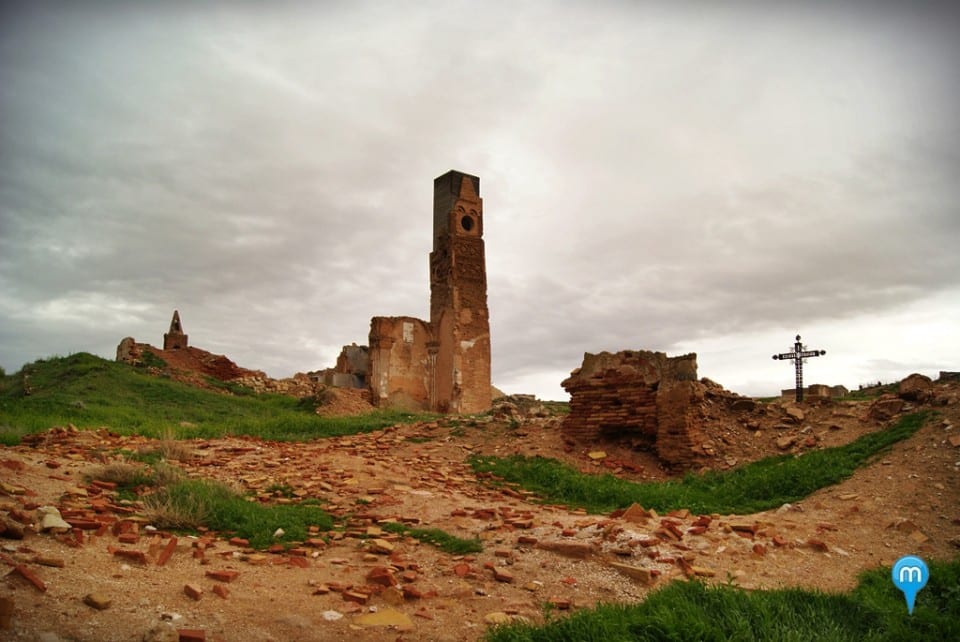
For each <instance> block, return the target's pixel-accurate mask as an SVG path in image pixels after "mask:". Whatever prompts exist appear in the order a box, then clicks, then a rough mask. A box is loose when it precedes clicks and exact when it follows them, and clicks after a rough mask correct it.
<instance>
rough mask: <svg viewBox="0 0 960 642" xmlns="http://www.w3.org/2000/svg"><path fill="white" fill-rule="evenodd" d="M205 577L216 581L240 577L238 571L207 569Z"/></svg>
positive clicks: (228, 580)
mask: <svg viewBox="0 0 960 642" xmlns="http://www.w3.org/2000/svg"><path fill="white" fill-rule="evenodd" d="M207 577H209V578H210V579H213V580H215V581H217V582H232V581H233V580H235V579H237V578H238V577H240V571H207Z"/></svg>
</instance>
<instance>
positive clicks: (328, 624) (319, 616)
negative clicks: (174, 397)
mask: <svg viewBox="0 0 960 642" xmlns="http://www.w3.org/2000/svg"><path fill="white" fill-rule="evenodd" d="M929 391H930V394H929V395H921V397H918V399H922V401H921V400H916V401H907V400H905V399H902V398H900V397H899V396H896V395H892V396H890V397H887V398H881V399H878V400H875V401H863V402H843V403H833V404H830V403H827V404H823V405H810V404H802V405H799V406H792V405H790V404H762V405H758V406H757V407H756V408H755V409H753V410H750V411H744V414H743V415H742V416H740V415H727V414H723V413H719V411H718V421H719V424H718V425H717V426H705V430H708V431H709V433H710V435H711V440H714V441H716V442H717V447H718V450H717V454H716V455H715V457H716V458H718V460H721V461H723V463H724V465H727V464H729V462H727V461H726V460H725V458H726V457H736V458H737V459H738V460H739V462H738V463H742V462H746V461H748V460H752V459H754V458H756V457H759V456H762V455H765V454H770V453H777V452H783V450H782V449H781V448H782V447H781V446H780V445H778V440H780V439H782V438H783V437H785V436H795V437H797V439H799V440H800V441H801V442H802V441H803V440H806V439H807V437H809V436H813V437H815V444H814V445H812V446H809V447H811V448H819V447H824V446H827V445H834V444H840V443H846V442H849V441H851V440H853V439H855V438H856V437H858V436H860V435H862V434H864V433H866V432H870V431H874V430H877V429H878V428H880V427H882V426H884V425H885V423H884V422H885V421H887V420H878V419H876V418H875V417H876V416H877V415H878V413H879V410H877V409H879V408H883V412H884V413H890V412H892V413H893V414H892V415H890V419H889V420H895V419H896V417H898V416H899V415H900V414H902V413H903V412H907V411H910V410H913V409H917V408H926V409H930V410H932V411H933V412H932V413H931V414H930V415H929V418H928V420H927V422H926V423H925V425H924V426H923V427H922V428H921V429H920V430H919V431H918V432H917V433H916V434H914V435H913V436H912V437H910V438H908V439H907V440H905V441H903V442H901V443H898V444H896V445H895V446H894V447H893V448H892V449H891V451H890V452H889V453H887V454H886V455H884V456H883V457H882V458H881V459H879V460H878V461H875V462H874V463H872V464H871V465H869V466H867V467H865V468H862V469H860V470H858V471H857V472H856V473H855V474H854V475H853V476H852V477H851V478H850V479H848V480H846V481H844V482H843V483H841V484H838V485H836V486H832V487H828V488H824V489H821V490H820V491H818V492H816V493H814V494H812V495H811V496H809V497H807V498H806V499H805V500H803V501H802V502H798V503H796V504H793V505H789V506H783V507H781V508H779V509H775V510H770V511H765V512H762V513H757V514H753V515H718V514H715V515H694V514H690V513H689V512H688V511H684V510H679V511H675V512H673V513H670V514H669V515H655V514H654V513H652V512H651V511H647V510H643V509H642V507H634V508H631V509H630V510H628V511H626V512H624V511H617V512H616V513H614V514H612V515H587V514H585V513H584V512H583V511H579V510H572V509H568V508H564V507H560V506H553V505H544V504H541V503H538V502H536V501H535V498H534V497H532V496H531V495H530V494H529V493H527V492H525V491H521V490H515V489H511V488H495V487H492V486H489V485H487V484H485V483H483V482H482V480H479V479H478V478H477V476H476V475H475V474H474V473H473V471H472V469H471V468H470V467H469V465H468V464H467V463H466V458H467V456H468V455H470V454H475V453H479V454H497V455H508V454H512V453H518V452H519V453H523V454H530V455H544V456H550V457H557V458H560V459H563V460H565V461H568V462H570V463H573V464H575V465H577V466H579V467H581V468H584V469H586V470H591V471H597V472H599V471H608V472H617V473H618V474H620V475H623V476H628V477H636V478H665V477H667V476H669V474H668V472H667V471H664V470H662V469H661V468H660V467H659V466H658V465H657V463H656V461H655V458H654V460H653V461H651V462H650V463H645V460H643V459H639V460H638V459H636V458H637V457H641V458H642V456H643V453H637V452H634V451H632V450H631V449H629V448H623V450H622V451H621V450H617V449H615V448H607V447H606V446H604V448H605V449H606V450H607V452H606V453H605V456H604V457H599V458H598V457H591V456H590V454H591V452H593V453H596V452H597V451H596V450H594V451H581V450H578V449H571V448H570V447H569V446H568V445H567V444H565V443H564V441H563V439H562V437H561V434H560V430H559V418H558V417H556V416H549V415H548V416H540V417H538V416H535V415H536V414H537V413H536V412H534V413H533V415H534V416H528V415H522V416H520V417H514V416H504V417H502V418H494V416H493V415H492V414H491V415H490V416H486V417H479V418H445V419H442V420H439V421H433V422H426V423H419V424H413V425H402V426H395V427H392V428H388V429H385V430H382V431H377V432H373V433H367V434H362V435H354V436H349V437H339V438H332V439H325V440H318V441H313V442H308V443H297V444H292V443H275V442H267V441H263V440H259V439H246V438H226V439H215V440H192V441H188V442H183V445H185V446H187V449H188V451H189V454H190V456H189V457H188V458H186V459H187V460H186V461H182V462H171V464H173V465H176V466H178V467H180V468H182V469H183V470H184V471H185V472H186V473H187V474H188V475H190V476H193V477H204V478H210V479H215V480H221V481H224V482H227V483H229V484H231V485H233V486H235V487H239V488H242V489H243V490H244V491H246V492H248V493H250V494H251V496H252V497H253V498H255V499H256V501H260V502H263V503H289V502H297V501H305V500H308V499H312V500H314V501H316V502H318V503H319V504H320V505H321V506H322V507H323V508H324V509H325V510H327V511H328V512H330V513H331V514H333V515H335V516H336V517H337V518H338V519H339V520H340V523H341V528H340V529H337V530H333V531H330V532H317V533H314V534H312V535H311V538H310V539H309V540H307V541H304V542H300V543H298V544H296V545H294V546H293V548H290V549H288V550H284V549H283V547H278V548H276V549H274V550H273V551H255V550H252V549H250V548H249V547H247V546H245V544H244V543H243V542H239V541H236V540H233V541H231V539H230V537H231V536H230V534H229V533H209V532H207V533H200V534H197V535H196V536H189V535H182V534H175V533H171V532H164V531H162V530H157V529H153V528H151V525H150V523H149V521H148V520H146V519H145V518H143V517H142V514H143V513H142V508H143V507H142V504H141V501H139V500H138V501H124V500H123V499H121V498H120V497H118V496H117V494H116V492H115V491H114V490H113V489H112V488H111V486H110V484H107V483H104V482H103V481H102V480H98V479H97V476H98V474H100V473H101V471H103V466H104V465H105V464H107V463H110V462H113V461H115V460H117V459H118V458H120V457H121V456H122V452H123V451H131V450H132V451H136V450H140V449H149V448H155V447H156V446H157V445H158V444H157V442H154V441H151V440H148V439H146V438H142V437H120V436H117V435H115V434H111V433H110V432H108V431H107V430H100V431H77V430H75V429H74V430H71V429H70V428H69V427H68V428H57V429H53V430H51V431H49V432H47V433H44V434H42V435H40V436H38V437H36V438H34V439H31V440H28V441H30V442H31V443H24V444H22V445H20V446H16V447H4V448H3V449H2V450H0V519H2V521H0V524H2V527H0V530H3V531H4V532H3V533H2V534H0V544H2V553H0V563H2V565H3V567H4V568H5V569H6V572H5V577H4V578H3V580H2V581H0V626H3V627H6V628H5V629H3V630H2V634H3V636H5V638H4V639H11V640H48V641H49V640H79V641H94V640H96V641H108V640H125V641H126V640H165V639H177V637H179V639H205V640H223V641H232V640H241V641H245V640H294V639H296V640H307V641H309V640H333V639H342V640H386V639H389V640H396V639H403V640H477V639H478V638H480V637H481V636H482V635H483V633H484V632H485V631H486V629H487V628H488V627H489V626H492V625H493V623H496V622H502V621H509V620H511V619H514V618H526V619H528V620H530V621H535V622H536V621H540V620H541V619H542V617H543V609H542V604H543V603H545V602H548V603H551V604H553V605H554V606H555V608H556V609H557V610H558V611H560V612H563V611H567V610H575V609H578V608H582V607H589V606H592V605H593V604H594V603H595V602H597V601H598V600H602V601H624V602H631V601H636V600H642V599H643V597H644V595H645V594H646V593H647V592H648V591H650V590H651V589H652V588H655V587H657V586H658V585H662V584H663V583H665V582H668V581H670V580H672V579H675V578H683V577H700V578H703V579H705V580H706V581H708V582H711V581H717V582H724V583H726V582H728V581H732V582H733V583H734V584H735V585H738V586H742V587H746V588H757V589H759V588H781V587H792V586H797V587H806V588H816V589H820V590H826V591H838V590H847V589H849V588H851V587H852V586H854V584H855V581H856V577H857V574H858V573H859V572H860V571H862V570H865V569H869V568H874V567H876V566H878V565H880V564H887V565H889V564H892V562H893V561H895V560H896V559H897V558H898V557H900V556H901V555H905V554H916V555H920V556H921V557H925V558H928V559H931V558H932V559H951V558H953V557H954V556H955V555H956V554H957V545H958V544H960V512H958V510H960V487H958V486H957V483H956V479H957V475H958V473H960V432H958V431H960V402H958V397H960V389H958V385H957V384H947V383H931V385H930V386H929ZM897 402H899V403H897ZM896 406H899V408H897V407H896ZM791 408H792V409H793V410H794V412H791ZM795 411H800V413H802V417H800V416H799V413H797V412H795ZM787 417H793V419H788V418H787ZM807 428H809V430H807ZM724 436H727V437H728V440H724V438H723V437H724ZM727 441H729V442H731V443H727ZM784 443H785V442H784ZM807 447H808V446H806V445H804V444H803V443H801V444H799V445H798V444H797V443H793V444H791V445H790V446H789V448H790V449H793V448H807ZM621 458H622V459H623V462H625V463H629V462H639V463H631V464H630V465H631V466H636V467H637V470H630V469H628V468H627V467H625V466H623V465H619V464H618V462H619V460H620V459H621ZM280 488H282V489H284V490H283V491H280V490H277V489H280ZM45 506H52V507H56V508H57V509H59V511H60V513H61V515H62V517H63V519H65V520H66V521H67V522H68V524H69V528H68V529H64V531H65V532H58V530H57V529H56V528H54V529H52V530H49V531H46V532H41V521H40V520H41V517H42V514H43V512H45V511H41V510H40V509H41V508H42V507H45ZM388 521H400V522H403V523H405V524H407V525H408V526H410V527H419V528H437V529H442V530H443V531H445V532H447V533H450V534H452V535H456V536H458V537H462V538H479V539H480V540H481V541H482V543H483V548H484V550H483V552H481V553H477V554H472V555H465V556H463V555H452V554H448V553H444V552H441V551H440V550H438V549H437V548H434V547H433V546H430V545H427V544H423V543H420V542H418V541H417V540H414V539H411V538H409V537H404V536H401V535H397V534H394V533H392V532H390V531H388V530H387V529H385V528H384V523H385V522H388ZM4 537H6V538H8V539H2V538H4ZM18 538H19V539H18ZM162 636H174V637H162Z"/></svg>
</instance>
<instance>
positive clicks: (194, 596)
mask: <svg viewBox="0 0 960 642" xmlns="http://www.w3.org/2000/svg"><path fill="white" fill-rule="evenodd" d="M183 592H184V594H185V595H186V596H187V597H189V598H190V599H191V600H199V599H200V598H201V597H203V589H202V588H200V587H199V586H197V585H196V584H184V586H183Z"/></svg>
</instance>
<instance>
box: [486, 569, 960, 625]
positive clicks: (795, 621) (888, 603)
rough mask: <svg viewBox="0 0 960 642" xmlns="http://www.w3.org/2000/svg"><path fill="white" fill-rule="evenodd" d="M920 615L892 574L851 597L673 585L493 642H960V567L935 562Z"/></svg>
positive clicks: (879, 572) (875, 575) (863, 584)
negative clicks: (907, 602)
mask: <svg viewBox="0 0 960 642" xmlns="http://www.w3.org/2000/svg"><path fill="white" fill-rule="evenodd" d="M929 568H930V580H929V582H928V584H927V586H926V587H925V588H924V589H923V590H922V591H920V593H919V595H918V596H917V604H916V608H915V609H914V612H913V615H908V614H907V608H906V605H905V603H904V600H903V595H902V594H901V593H900V591H899V590H897V589H896V588H895V587H894V586H893V583H892V582H891V581H890V569H889V568H879V569H874V570H871V571H868V572H866V573H863V574H861V576H860V582H859V584H858V586H857V588H856V589H854V590H853V591H852V592H850V593H844V594H828V593H821V592H816V591H806V590H800V589H785V590H775V591H745V590H742V589H739V588H735V587H732V586H722V585H719V586H706V585H704V584H702V583H700V582H688V581H678V582H672V583H670V584H668V585H666V586H664V587H663V588H661V589H658V590H656V591H653V592H652V593H650V594H649V595H648V596H647V598H646V599H645V600H644V601H643V602H641V603H639V604H629V605H614V604H601V605H598V606H597V607H596V608H593V609H586V610H583V611H577V612H576V613H573V614H572V615H570V616H569V617H566V618H563V619H552V620H551V621H548V622H547V623H546V624H545V625H543V626H539V627H538V626H534V625H529V624H522V623H515V624H511V625H506V626H500V627H497V628H495V629H492V630H491V631H489V632H488V633H487V635H486V637H485V639H486V640H487V641H488V642H561V641H569V642H620V641H623V642H626V641H630V642H647V641H649V642H654V641H656V642H661V641H666V640H690V641H694V640H708V641H717V642H719V641H721V640H790V641H796V642H806V641H808V640H816V641H830V642H854V641H856V642H860V641H869V642H872V641H877V642H880V641H891V642H892V641H895V640H897V641H899V640H958V639H960V561H952V562H936V561H935V562H931V563H929Z"/></svg>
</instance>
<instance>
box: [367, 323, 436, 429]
mask: <svg viewBox="0 0 960 642" xmlns="http://www.w3.org/2000/svg"><path fill="white" fill-rule="evenodd" d="M431 339H432V333H431V330H430V324H429V323H427V322H426V321H423V320H421V319H415V318H413V317H373V319H371V320H370V380H369V384H370V391H371V401H372V402H373V404H374V405H376V406H380V407H389V408H404V409H410V410H415V409H422V408H428V407H430V393H431V386H430V383H431V380H432V371H433V367H432V365H431V361H432V360H431V358H430V357H431V355H430V352H429V350H428V344H429V343H430V342H431Z"/></svg>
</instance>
